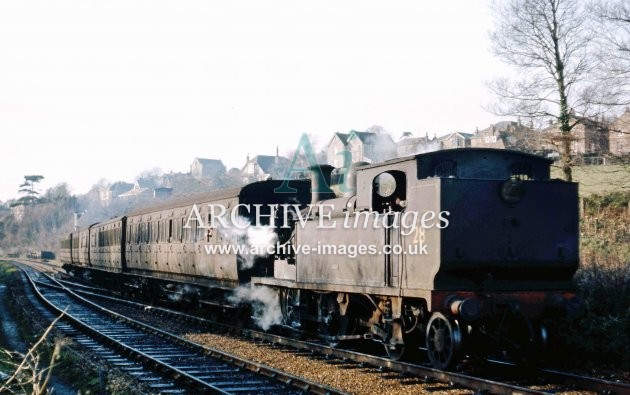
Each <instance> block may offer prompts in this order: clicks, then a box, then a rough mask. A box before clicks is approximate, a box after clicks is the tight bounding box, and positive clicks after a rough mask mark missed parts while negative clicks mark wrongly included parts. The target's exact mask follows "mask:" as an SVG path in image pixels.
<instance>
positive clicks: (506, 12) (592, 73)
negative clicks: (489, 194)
mask: <svg viewBox="0 0 630 395" xmlns="http://www.w3.org/2000/svg"><path fill="white" fill-rule="evenodd" d="M492 10H493V14H494V19H495V26H496V28H495V30H494V31H493V32H491V40H492V49H493V52H494V53H495V54H496V55H497V56H498V57H499V58H500V59H502V60H503V61H504V62H506V63H507V64H509V65H511V66H514V67H515V69H516V71H517V72H518V76H517V77H514V78H512V79H507V78H503V79H496V80H494V81H492V82H491V83H490V88H491V90H492V91H493V92H494V93H495V94H496V95H497V96H498V97H499V101H498V103H497V104H495V105H494V107H493V108H492V111H493V112H494V113H496V114H498V115H511V116H517V115H518V116H524V117H531V118H536V119H540V118H545V119H550V120H552V121H554V123H557V124H558V125H559V129H560V136H559V137H558V138H557V140H558V143H559V145H560V157H561V159H562V169H563V173H564V178H565V180H567V181H571V180H572V174H571V166H572V162H571V142H572V141H573V140H574V136H573V133H572V130H573V128H574V127H575V126H576V125H577V124H578V123H579V122H580V121H581V119H582V117H584V118H589V117H591V118H592V117H595V116H597V115H601V114H602V112H604V111H606V110H608V109H609V108H610V106H611V105H613V104H615V103H618V97H619V95H620V92H619V87H618V86H617V85H616V84H615V81H614V79H608V80H607V79H602V78H601V76H600V75H599V73H598V72H596V70H599V69H598V67H599V64H598V63H599V60H598V58H597V57H596V56H594V51H593V47H594V43H595V40H594V39H595V29H594V28H593V27H594V18H593V13H592V12H591V11H590V10H589V9H588V7H586V6H585V5H584V3H583V2H580V1H579V0H505V1H498V0H497V1H496V2H495V3H494V4H493V7H492Z"/></svg>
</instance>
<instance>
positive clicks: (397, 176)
mask: <svg viewBox="0 0 630 395" xmlns="http://www.w3.org/2000/svg"><path fill="white" fill-rule="evenodd" d="M406 206H407V177H406V175H405V172H403V171H400V170H389V171H386V172H383V173H381V174H379V175H378V176H376V177H374V181H373V182H372V210H373V211H376V212H378V222H379V228H380V229H379V230H380V231H381V232H383V236H384V238H383V251H382V252H383V257H384V262H383V264H384V265H385V278H384V281H385V285H386V286H389V287H399V286H400V281H399V276H400V271H401V268H402V260H403V259H404V255H403V254H402V247H403V246H402V237H401V233H400V232H401V229H400V216H401V214H402V211H403V210H404V208H405V207H406Z"/></svg>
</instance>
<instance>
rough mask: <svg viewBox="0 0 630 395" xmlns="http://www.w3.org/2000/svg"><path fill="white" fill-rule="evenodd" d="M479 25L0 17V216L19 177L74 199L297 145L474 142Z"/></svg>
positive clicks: (118, 11) (290, 9) (468, 12)
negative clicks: (373, 135)
mask: <svg viewBox="0 0 630 395" xmlns="http://www.w3.org/2000/svg"><path fill="white" fill-rule="evenodd" d="M491 25H492V22H491V16H490V11H489V6H488V2H487V1H485V0H452V1H448V2H425V1H422V2H421V1H394V2H384V1H369V0H368V1H365V0H363V1H316V2H315V1H313V2H306V1H270V0H267V1H260V0H257V1H247V0H244V1H207V0H204V1H192V0H191V1H185V0H182V1H175V0H173V1H162V0H142V1H140V0H108V1H93V0H73V1H68V0H57V1H50V0H41V1H32V0H20V1H4V2H0V166H2V170H1V173H0V174H1V178H0V201H6V200H8V199H12V198H17V197H19V195H18V193H17V190H18V189H19V185H20V184H21V182H22V180H23V176H24V175H27V174H41V175H43V176H44V177H45V179H44V180H43V182H42V183H41V184H40V186H39V190H40V191H41V192H43V191H45V190H46V189H47V188H50V187H52V186H54V185H56V184H59V183H62V182H66V183H67V184H68V185H69V186H70V189H71V191H72V192H73V193H75V194H81V193H85V192H87V191H88V190H89V189H90V187H91V186H92V185H94V184H96V183H97V182H98V181H99V180H101V179H106V180H109V181H117V180H124V181H133V180H134V179H135V178H136V177H137V176H138V175H139V174H140V173H142V172H143V171H145V170H149V169H152V168H156V167H157V168H160V169H162V170H163V171H165V172H170V171H174V172H187V171H189V167H190V164H191V163H192V161H193V159H194V158H195V157H202V158H216V159H221V160H223V162H224V163H225V165H226V166H227V167H228V168H231V167H238V168H241V167H242V166H243V165H244V163H245V159H246V156H247V155H248V154H249V155H251V156H253V155H256V154H262V155H265V154H266V155H273V154H275V152H276V147H277V146H278V147H279V150H280V153H281V154H282V153H287V152H289V151H291V150H294V149H295V148H296V147H297V144H298V142H299V139H300V136H301V134H302V133H308V134H309V135H311V136H313V140H314V141H313V143H314V144H315V145H316V146H324V145H325V144H326V143H327V142H328V141H329V140H330V138H331V137H332V135H333V133H335V132H347V131H349V130H351V129H354V130H365V129H367V128H369V127H370V126H373V125H380V126H382V127H383V128H385V130H387V131H388V132H390V133H391V134H392V136H393V137H394V138H395V139H397V138H398V137H399V136H400V135H401V134H402V132H406V131H410V132H412V133H414V134H415V135H424V134H425V133H429V135H430V136H432V135H433V134H437V135H438V136H440V135H444V134H447V133H450V132H453V131H461V132H473V131H474V130H475V128H476V127H479V128H480V129H481V128H485V127H487V126H489V125H490V124H491V123H494V122H497V121H498V120H500V119H499V118H498V117H496V116H494V115H493V114H490V113H488V112H487V111H485V110H484V105H485V104H488V103H489V102H490V101H491V100H492V99H493V98H492V96H491V94H490V92H489V91H488V89H487V87H486V85H485V83H486V82H487V81H489V80H490V79H492V78H493V76H496V75H497V74H501V73H502V72H505V66H502V65H501V63H500V62H499V61H498V60H497V59H496V58H494V57H493V55H492V54H491V53H490V51H489V40H488V31H489V28H490V27H491Z"/></svg>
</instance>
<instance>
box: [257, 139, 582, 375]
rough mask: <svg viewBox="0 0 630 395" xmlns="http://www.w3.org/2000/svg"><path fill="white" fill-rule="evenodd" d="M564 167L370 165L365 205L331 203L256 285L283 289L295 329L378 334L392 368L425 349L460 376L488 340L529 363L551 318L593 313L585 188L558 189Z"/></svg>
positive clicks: (510, 157)
mask: <svg viewBox="0 0 630 395" xmlns="http://www.w3.org/2000/svg"><path fill="white" fill-rule="evenodd" d="M550 164H551V162H550V161H549V160H547V159H544V158H541V157H538V156H534V155H529V154H525V153H520V152H511V151H506V150H491V149H456V150H445V151H438V152H433V153H428V154H421V155H416V156H414V157H409V158H402V159H395V160H391V161H388V162H384V163H381V164H375V165H368V166H363V167H360V168H358V170H357V173H356V195H355V196H345V197H342V198H335V199H328V200H321V201H319V202H317V203H316V204H317V206H321V209H320V210H312V212H311V214H310V217H309V220H308V221H307V222H306V223H305V224H303V225H302V224H299V223H296V224H295V227H294V231H293V238H292V243H293V247H294V248H293V251H294V253H293V254H292V255H291V254H289V255H288V256H286V257H284V256H279V258H281V259H278V261H277V262H276V268H275V273H274V278H262V277H261V278H255V279H254V282H255V283H257V284H261V285H267V286H271V287H273V288H275V289H276V290H278V292H279V293H280V295H281V302H282V310H283V313H284V321H285V324H286V325H290V326H294V327H303V326H304V325H306V324H307V321H311V322H315V323H316V325H318V327H319V328H320V330H321V331H323V332H324V333H325V334H329V335H331V338H333V341H334V338H336V339H344V338H348V336H353V335H356V334H357V333H358V334H359V335H362V336H363V337H372V338H374V339H376V340H378V341H381V342H383V343H384V344H385V347H386V350H387V352H388V353H389V354H390V356H391V357H392V358H400V357H402V356H403V355H404V354H405V352H406V351H408V349H416V348H417V347H418V346H424V347H426V348H427V349H428V353H429V358H430V360H431V362H432V363H433V364H434V366H436V367H438V368H447V367H449V366H452V364H453V363H454V362H456V361H457V360H458V358H459V357H460V356H461V355H463V354H464V353H467V352H468V351H470V350H471V349H473V348H476V347H477V346H479V345H482V344H483V347H482V348H483V349H484V350H490V349H493V348H499V349H500V350H501V351H503V348H505V347H507V348H511V349H510V350H509V351H511V352H514V353H515V354H528V353H529V352H530V351H531V350H533V349H536V348H539V347H541V346H542V345H543V344H544V343H545V342H546V339H547V333H546V329H545V326H544V323H543V322H544V318H545V315H552V314H556V313H557V312H558V311H560V310H561V312H569V311H567V310H571V309H573V310H579V308H580V303H581V302H580V301H579V300H577V298H576V297H575V295H574V294H573V293H572V292H571V288H572V286H571V278H572V276H573V273H574V272H575V270H576V269H577V265H578V202H577V185H576V184H574V183H567V182H564V181H560V180H550V179H549V166H550ZM323 174H326V172H325V171H324V172H323ZM313 180H318V177H313ZM324 180H326V177H324ZM325 187H327V186H326V185H314V188H318V189H319V190H321V189H322V188H325ZM321 213H324V215H321ZM303 245H309V246H310V248H308V249H305V248H304V247H303ZM361 249H363V252H362V253H358V251H360V250H361ZM349 253H350V254H349ZM568 306H571V307H568ZM506 333H507V335H504V334H506Z"/></svg>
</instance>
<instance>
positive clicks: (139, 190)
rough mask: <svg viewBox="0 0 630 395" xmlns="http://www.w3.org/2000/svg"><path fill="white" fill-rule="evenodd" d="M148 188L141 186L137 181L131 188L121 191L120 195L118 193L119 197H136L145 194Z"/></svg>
mask: <svg viewBox="0 0 630 395" xmlns="http://www.w3.org/2000/svg"><path fill="white" fill-rule="evenodd" d="M149 191H150V189H149V188H145V187H141V186H140V184H138V183H137V182H136V183H135V184H134V185H133V188H131V189H130V190H128V191H126V192H124V193H121V194H120V195H118V197H119V198H123V199H124V198H130V197H136V196H140V195H142V194H145V193H147V192H149Z"/></svg>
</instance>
